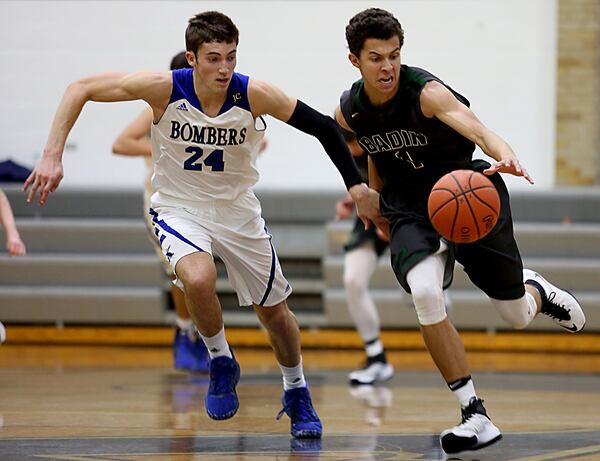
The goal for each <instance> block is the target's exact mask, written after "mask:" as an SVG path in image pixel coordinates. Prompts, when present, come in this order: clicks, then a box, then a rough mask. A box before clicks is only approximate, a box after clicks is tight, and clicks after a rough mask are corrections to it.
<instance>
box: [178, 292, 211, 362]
mask: <svg viewBox="0 0 600 461" xmlns="http://www.w3.org/2000/svg"><path fill="white" fill-rule="evenodd" d="M170 296H171V299H172V301H173V305H174V306H175V339H174V341H173V358H174V362H175V368H177V369H181V370H190V371H199V372H206V371H208V370H209V362H210V359H209V354H208V350H207V349H206V345H205V344H204V341H202V339H201V338H200V337H199V335H198V332H197V331H196V326H195V325H194V322H193V321H192V318H191V316H190V313H189V311H188V308H187V305H186V302H185V294H184V293H183V291H182V290H181V289H179V288H178V287H176V286H175V285H173V287H172V288H171V292H170Z"/></svg>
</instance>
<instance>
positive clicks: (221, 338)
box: [198, 327, 233, 360]
mask: <svg viewBox="0 0 600 461" xmlns="http://www.w3.org/2000/svg"><path fill="white" fill-rule="evenodd" d="M198 334H199V335H200V337H201V338H202V341H204V344H206V348H207V349H208V353H209V354H210V358H211V360H212V359H214V358H216V357H222V356H226V357H229V358H230V359H231V358H233V356H232V355H231V351H230V350H229V344H227V339H225V327H223V328H221V331H219V332H218V333H217V334H216V335H214V336H211V337H210V338H209V337H207V336H203V335H202V334H200V333H198Z"/></svg>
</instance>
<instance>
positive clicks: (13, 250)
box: [6, 237, 27, 256]
mask: <svg viewBox="0 0 600 461" xmlns="http://www.w3.org/2000/svg"><path fill="white" fill-rule="evenodd" d="M6 250H7V251H8V255H9V256H25V253H26V252H27V249H26V248H25V244H24V243H23V241H22V240H21V239H20V238H19V237H9V238H7V239H6Z"/></svg>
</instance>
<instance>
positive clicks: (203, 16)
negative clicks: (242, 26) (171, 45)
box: [185, 11, 240, 54]
mask: <svg viewBox="0 0 600 461" xmlns="http://www.w3.org/2000/svg"><path fill="white" fill-rule="evenodd" d="M239 36H240V32H239V31H238V28H237V27H236V26H235V24H234V23H233V21H232V20H231V19H230V18H229V16H226V15H224V14H223V13H219V12H218V11H205V12H203V13H199V14H197V15H196V16H194V17H192V18H190V20H189V21H188V26H187V29H186V30H185V48H186V50H187V51H191V52H192V53H194V54H196V53H197V52H198V49H199V48H200V45H202V44H203V43H210V42H223V43H234V42H235V44H236V45H237V44H238V43H239Z"/></svg>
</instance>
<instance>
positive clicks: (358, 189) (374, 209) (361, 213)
mask: <svg viewBox="0 0 600 461" xmlns="http://www.w3.org/2000/svg"><path fill="white" fill-rule="evenodd" d="M348 192H349V193H350V196H351V197H352V200H353V201H354V203H355V204H356V214H357V215H358V217H359V218H360V219H361V220H362V222H363V223H364V224H365V229H368V228H369V227H370V226H371V221H373V223H375V225H377V223H378V222H381V220H382V219H383V218H382V217H381V213H380V212H379V192H377V191H376V190H373V189H371V188H370V187H369V186H367V185H366V184H365V183H362V184H357V185H355V186H352V187H351V188H350V189H348Z"/></svg>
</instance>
